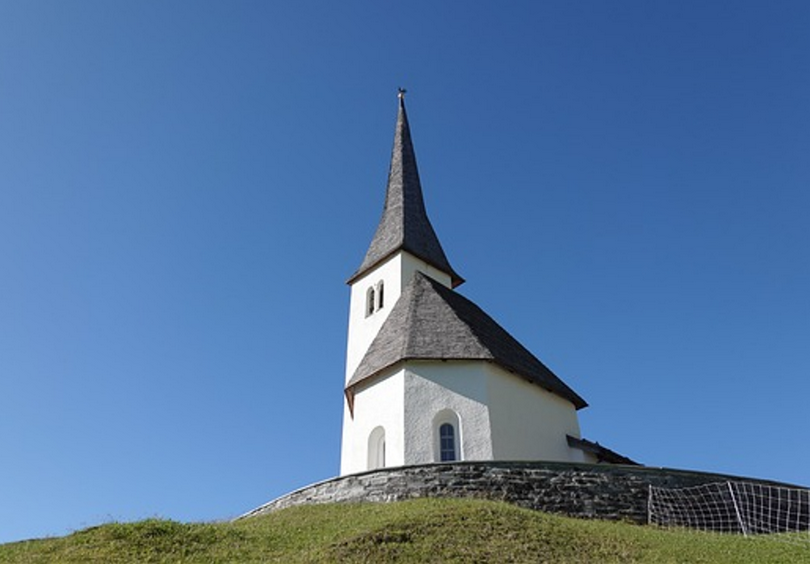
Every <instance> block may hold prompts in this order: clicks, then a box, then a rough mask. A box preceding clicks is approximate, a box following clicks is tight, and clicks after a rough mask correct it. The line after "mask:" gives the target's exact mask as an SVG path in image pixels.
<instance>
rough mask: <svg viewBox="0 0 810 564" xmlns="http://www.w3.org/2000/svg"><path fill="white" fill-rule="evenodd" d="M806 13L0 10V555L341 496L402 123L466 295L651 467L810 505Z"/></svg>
mask: <svg viewBox="0 0 810 564" xmlns="http://www.w3.org/2000/svg"><path fill="white" fill-rule="evenodd" d="M808 29H810V5H808V4H807V3H805V2H795V3H792V2H781V3H770V2H736V3H732V4H727V5H721V3H705V2H678V3H674V2H646V1H645V2H621V3H618V2H563V1H561V2H528V1H526V2H511V3H501V2H499V3H494V2H491V3H490V2H481V3H478V4H477V5H476V4H471V3H469V2H466V3H461V2H442V3H438V2H426V1H416V2H411V3H404V4H403V3H392V2H379V1H377V2H357V1H347V2H313V1H299V2H294V3H293V2H289V3H282V2H275V3H270V2H258V1H257V2H195V3H189V2H172V1H161V2H156V1H149V2H129V3H124V2H107V1H98V2H89V1H84V2H71V3H65V2H55V1H54V2H45V1H37V2H24V1H10V2H4V3H2V4H0V542H7V541H12V540H18V539H23V538H31V537H41V536H45V535H60V534H65V533H68V532H70V531H72V530H75V529H79V528H82V527H86V526H90V525H94V524H98V523H102V522H106V521H110V520H132V519H140V518H144V517H151V516H161V517H167V518H173V519H178V520H184V521H200V520H215V519H223V518H229V517H233V516H235V515H237V514H239V513H241V512H244V511H247V510H249V509H251V508H253V507H255V506H257V505H259V504H261V503H263V502H265V501H268V500H270V499H271V498H274V497H276V496H278V495H280V494H283V493H285V492H287V491H289V490H291V489H294V488H297V487H300V486H303V485H306V484H308V483H311V482H314V481H317V480H321V479H325V478H329V477H332V476H334V475H336V474H337V472H338V460H339V449H340V426H341V415H342V400H343V398H342V384H343V362H344V352H345V338H346V323H347V312H348V288H347V287H346V286H345V284H344V282H345V280H346V279H347V278H348V276H349V275H350V274H351V273H352V272H353V271H354V270H355V269H356V268H357V266H358V265H359V263H360V261H361V259H362V257H363V254H364V253H365V250H366V248H367V245H368V243H369V242H370V240H371V236H372V234H373V232H374V228H375V227H376V223H377V220H378V219H379V215H380V212H381V209H382V201H383V195H384V189H385V180H386V174H387V167H388V160H389V156H390V150H391V142H392V138H393V128H394V122H395V117H396V89H397V88H398V87H400V86H403V87H406V88H408V91H409V94H408V100H407V103H408V110H409V117H410V122H411V128H412V132H413V136H414V142H415V146H416V151H417V156H418V159H419V167H420V173H421V176H422V183H423V188H424V190H425V196H426V200H427V206H428V212H429V214H430V216H431V219H432V221H433V224H434V227H435V228H436V231H437V232H438V235H439V237H440V239H441V241H442V243H443V245H444V248H445V251H446V252H447V254H448V257H449V258H450V260H451V262H452V264H453V266H454V267H455V268H456V270H458V272H459V273H460V274H461V275H462V276H463V277H465V278H466V279H467V283H466V284H464V285H463V286H461V287H460V288H459V291H460V292H461V293H463V294H464V295H466V296H467V297H469V298H471V299H472V300H473V301H475V302H476V303H478V304H479V305H480V306H481V307H483V308H484V309H485V310H486V311H487V312H488V313H490V315H492V316H493V317H494V318H495V319H497V320H498V321H499V322H500V323H501V324H502V325H504V326H505V327H506V328H507V329H508V330H509V331H510V332H511V333H512V334H513V335H515V336H516V337H517V338H518V339H519V340H521V341H522V342H523V343H524V344H525V345H526V346H527V347H528V348H529V349H531V350H532V351H533V352H534V353H535V354H536V355H537V356H538V357H539V358H541V359H542V360H543V361H544V362H546V363H547V364H548V365H549V366H550V367H551V368H552V369H553V370H554V371H555V372H556V373H557V374H558V375H559V376H560V377H561V378H562V379H563V380H564V381H566V382H567V383H568V384H569V385H571V386H572V387H573V388H574V389H575V390H576V391H577V392H578V393H579V394H580V395H582V396H583V397H584V398H585V399H586V400H587V401H588V402H589V403H590V407H589V408H587V409H585V410H584V411H582V412H580V420H581V424H582V430H583V435H584V436H585V437H586V438H589V439H591V440H597V441H600V442H601V443H602V444H605V445H607V446H609V447H611V448H613V449H614V450H617V451H619V452H621V453H623V454H626V455H628V456H630V457H632V458H635V459H637V460H639V461H642V462H644V463H646V464H649V465H653V466H668V467H675V468H689V469H699V470H706V471H716V472H726V473H731V474H739V475H747V476H756V477H763V478H772V479H777V480H783V481H787V482H793V483H799V484H803V485H810V470H809V469H808V468H810V448H808V447H807V444H808V442H807V434H808V430H810V429H809V427H810V418H808V415H807V411H808V409H807V406H808V400H809V399H810V357H809V356H808V348H809V347H808V345H810V297H809V296H808V288H809V287H810V221H808V211H810V189H809V188H810V159H808V154H810V105H809V104H808V100H809V99H810V34H808V33H807V30H808Z"/></svg>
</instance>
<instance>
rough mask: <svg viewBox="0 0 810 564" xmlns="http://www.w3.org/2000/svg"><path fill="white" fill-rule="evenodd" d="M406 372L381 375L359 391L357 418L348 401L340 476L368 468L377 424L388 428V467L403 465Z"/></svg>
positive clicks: (355, 397) (386, 446) (386, 436)
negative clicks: (371, 442)
mask: <svg viewBox="0 0 810 564" xmlns="http://www.w3.org/2000/svg"><path fill="white" fill-rule="evenodd" d="M404 374H405V371H404V370H398V371H396V372H394V373H393V374H390V375H388V376H381V377H380V379H379V380H375V381H374V382H373V383H372V384H371V385H369V386H366V387H364V388H362V389H360V390H358V391H357V392H356V393H355V396H354V417H352V416H351V414H350V413H349V409H348V406H346V405H345V402H344V406H345V407H344V413H343V444H342V447H341V450H340V475H341V476H345V475H346V474H354V473H356V472H363V471H365V470H368V441H369V437H370V436H371V432H372V431H374V429H375V428H377V427H380V426H381V427H383V429H385V466H402V465H403V464H405V460H404V457H403V452H404V447H403V441H404V431H403V426H402V424H403V421H404V416H403V412H404V408H403V398H404V397H405V393H404V380H405V375H404Z"/></svg>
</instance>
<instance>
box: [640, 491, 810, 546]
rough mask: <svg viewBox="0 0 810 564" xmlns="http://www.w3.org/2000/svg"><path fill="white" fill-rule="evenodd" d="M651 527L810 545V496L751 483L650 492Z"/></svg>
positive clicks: (803, 492) (809, 494) (807, 492)
mask: <svg viewBox="0 0 810 564" xmlns="http://www.w3.org/2000/svg"><path fill="white" fill-rule="evenodd" d="M647 514H648V518H649V519H648V520H649V523H650V524H653V525H658V526H662V527H686V528H690V529H699V530H702V531H714V532H721V533H736V534H742V535H746V536H749V535H763V534H782V533H787V534H788V535H787V537H789V538H796V539H797V540H805V541H806V542H810V490H806V489H801V488H789V487H782V486H775V485H768V484H759V483H752V482H715V483H711V484H704V485H702V486H695V487H691V488H678V489H669V488H658V487H654V486H650V494H649V502H648V506H647Z"/></svg>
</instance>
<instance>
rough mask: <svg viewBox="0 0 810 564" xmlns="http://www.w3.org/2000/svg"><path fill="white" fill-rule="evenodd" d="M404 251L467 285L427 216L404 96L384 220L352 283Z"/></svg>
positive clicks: (395, 140) (392, 159) (389, 178)
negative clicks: (454, 266)
mask: <svg viewBox="0 0 810 564" xmlns="http://www.w3.org/2000/svg"><path fill="white" fill-rule="evenodd" d="M400 250H405V251H408V252H409V253H411V254H412V255H414V256H416V257H418V258H420V259H422V260H424V261H425V262H427V263H428V264H430V265H431V266H434V267H436V268H438V269H439V270H441V271H443V272H445V273H447V274H449V275H450V278H451V280H452V284H453V287H455V286H458V285H459V284H461V283H462V282H464V279H463V278H461V276H459V275H458V273H456V271H455V270H453V267H452V266H450V262H449V261H448V260H447V256H446V255H445V254H444V250H443V249H442V246H441V244H440V243H439V238H438V237H437V236H436V232H435V231H434V230H433V226H432V225H431V224H430V220H429V219H428V216H427V211H426V209H425V202H424V200H423V198H422V185H421V183H420V181H419V171H418V170H417V167H416V154H415V153H414V150H413V143H412V141H411V130H410V127H409V125H408V115H407V113H406V112H405V101H404V97H403V96H402V92H400V97H399V112H398V114H397V125H396V131H395V134H394V149H393V152H392V154H391V166H390V169H389V171H388V187H387V189H386V192H385V205H384V207H383V213H382V218H381V219H380V223H379V225H378V226H377V231H376V232H375V234H374V238H373V239H372V240H371V245H370V246H369V248H368V251H367V252H366V256H365V258H363V262H362V263H361V264H360V268H358V269H357V271H356V272H355V273H354V274H353V275H352V276H351V278H349V280H348V283H349V284H351V283H353V282H354V281H355V280H357V279H358V278H360V277H361V276H362V275H363V274H365V273H366V272H368V271H369V270H371V269H372V268H374V267H375V266H377V265H378V264H380V263H381V262H383V261H384V260H386V259H388V258H389V257H390V256H392V255H393V254H394V253H396V252H397V251H400Z"/></svg>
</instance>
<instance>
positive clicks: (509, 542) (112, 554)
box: [0, 499, 810, 564]
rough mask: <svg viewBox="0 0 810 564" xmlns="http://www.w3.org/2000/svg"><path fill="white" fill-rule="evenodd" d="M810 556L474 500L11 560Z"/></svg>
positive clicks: (121, 527) (316, 511) (43, 546)
mask: <svg viewBox="0 0 810 564" xmlns="http://www.w3.org/2000/svg"><path fill="white" fill-rule="evenodd" d="M39 562H59V563H66V564H70V563H79V562H81V563H83V564H84V563H92V562H99V563H101V562H104V563H109V564H116V563H126V564H136V563H137V564H142V563H163V562H166V563H168V562H172V563H180V562H183V563H206V564H210V563H215V562H222V563H225V562H228V563H245V564H246V563H254V562H255V563H259V562H262V563H266V562H285V563H287V562H464V563H470V562H532V563H538V562H553V563H574V562H589V563H590V562H597V563H608V562H644V563H647V562H650V563H662V562H698V563H699V562H706V563H709V562H711V563H723V562H727V563H734V564H740V563H744V562H751V563H757V564H766V563H774V564H776V563H779V564H785V563H791V562H796V563H798V562H805V563H806V562H810V543H804V544H791V543H786V542H780V541H776V540H765V539H746V538H743V537H739V536H723V535H715V534H706V533H697V532H691V531H669V530H659V529H654V528H650V527H641V526H638V525H631V524H627V523H612V522H604V521H583V520H576V519H569V518H565V517H559V516H553V515H547V514H543V513H537V512H534V511H528V510H524V509H519V508H517V507H513V506H511V505H506V504H502V503H494V502H488V501H474V500H424V499H423V500H414V501H407V502H401V503H394V504H359V505H321V506H310V507H296V508H291V509H287V510H284V511H280V512H277V513H274V514H271V515H267V516H263V517H256V518H252V519H247V520H243V521H239V522H236V523H219V524H182V523H177V522H174V521H163V520H147V521H142V522H138V523H129V524H121V523H110V524H106V525H101V526H98V527H92V528H89V529H85V530H82V531H78V532H76V533H73V534H72V535H69V536H66V537H61V538H52V539H43V540H33V541H26V542H18V543H12V544H6V545H2V546H0V563H25V564H33V563H39Z"/></svg>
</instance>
